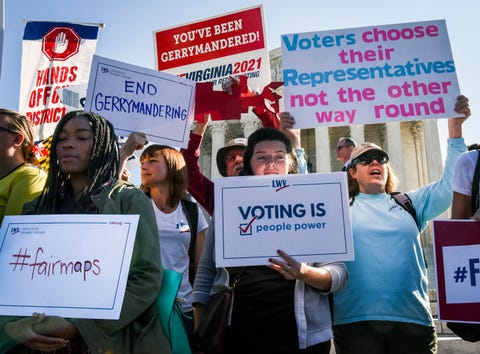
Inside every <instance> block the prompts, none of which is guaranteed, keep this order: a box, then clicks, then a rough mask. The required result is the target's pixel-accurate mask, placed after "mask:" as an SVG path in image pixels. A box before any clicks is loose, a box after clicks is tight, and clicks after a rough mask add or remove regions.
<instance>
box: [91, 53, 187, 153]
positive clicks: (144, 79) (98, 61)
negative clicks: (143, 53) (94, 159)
mask: <svg viewBox="0 0 480 354" xmlns="http://www.w3.org/2000/svg"><path fill="white" fill-rule="evenodd" d="M194 102H195V82H194V81H191V80H187V79H185V78H180V77H177V76H174V75H171V74H166V73H162V72H159V71H156V70H152V69H146V68H142V67H139V66H135V65H130V64H126V63H122V62H119V61H115V60H111V59H107V58H103V57H100V56H97V55H95V56H94V57H93V61H92V69H91V73H90V79H89V81H88V88H87V97H86V99H85V110H87V111H92V112H97V113H99V114H101V115H102V116H103V117H105V118H107V119H108V120H109V121H110V122H112V124H113V126H114V127H115V131H116V133H117V134H118V135H124V136H128V135H129V134H130V133H132V132H143V133H145V134H146V135H147V139H148V141H152V142H156V143H160V144H166V145H170V146H175V147H185V148H186V147H187V145H188V137H189V133H190V125H191V124H192V122H193V110H194V104H193V103H194Z"/></svg>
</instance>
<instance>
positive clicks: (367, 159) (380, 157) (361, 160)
mask: <svg viewBox="0 0 480 354" xmlns="http://www.w3.org/2000/svg"><path fill="white" fill-rule="evenodd" d="M373 160H375V161H377V162H378V163H379V164H380V165H384V164H386V163H387V162H388V160H389V158H388V155H385V154H368V155H362V156H359V157H357V158H356V159H354V160H353V161H352V163H351V165H350V167H355V166H356V165H357V164H362V165H370V164H371V163H372V161H373Z"/></svg>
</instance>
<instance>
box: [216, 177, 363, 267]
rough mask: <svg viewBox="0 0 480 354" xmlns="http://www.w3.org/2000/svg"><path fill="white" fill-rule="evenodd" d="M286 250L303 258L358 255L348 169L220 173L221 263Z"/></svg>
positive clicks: (247, 261)
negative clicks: (269, 173)
mask: <svg viewBox="0 0 480 354" xmlns="http://www.w3.org/2000/svg"><path fill="white" fill-rule="evenodd" d="M279 249H281V250H283V251H285V252H287V253H288V254H289V255H291V256H292V257H294V258H295V259H296V260H297V261H299V262H324V261H325V262H326V261H349V260H353V259H354V251H353V239H352V231H351V226H350V214H349V209H348V190H347V185H346V174H345V173H342V172H334V173H311V174H302V175H268V176H241V177H229V178H217V179H216V180H215V261H216V265H217V267H230V266H251V265H264V264H267V263H268V259H269V258H272V257H278V253H277V250H279Z"/></svg>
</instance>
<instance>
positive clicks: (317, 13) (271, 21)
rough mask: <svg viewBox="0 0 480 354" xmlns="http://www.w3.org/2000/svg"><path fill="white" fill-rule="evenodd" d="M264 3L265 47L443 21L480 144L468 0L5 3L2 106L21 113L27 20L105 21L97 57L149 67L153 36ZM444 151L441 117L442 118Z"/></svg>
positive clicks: (472, 9) (473, 10)
mask: <svg viewBox="0 0 480 354" xmlns="http://www.w3.org/2000/svg"><path fill="white" fill-rule="evenodd" d="M258 4H263V10H264V17H265V27H266V33H267V43H268V49H269V50H271V49H275V48H278V47H280V36H281V35H282V34H286V33H296V32H309V31H323V30H331V29H341V28H349V27H362V26H370V25H383V24H393V23H401V22H415V21H425V20H437V19H445V20H446V23H447V29H448V33H449V38H450V43H451V46H452V52H453V57H454V60H455V65H456V70H457V77H458V81H459V84H460V89H461V91H462V93H463V94H465V95H466V96H468V97H469V98H470V103H471V108H472V112H473V116H472V117H471V118H470V119H469V120H468V121H467V122H466V123H465V125H464V136H465V139H466V142H467V144H470V143H473V142H480V117H479V115H480V113H479V109H480V89H479V88H478V80H479V76H478V74H477V70H476V69H475V67H476V65H477V63H478V60H479V59H478V57H479V54H480V48H479V46H478V43H479V39H478V33H479V31H478V22H479V21H480V18H479V14H480V2H478V1H472V0H457V1H447V0H402V1H397V2H394V1H385V0H363V1H358V0H344V1H328V2H327V1H319V0H296V1H284V0H265V1H263V2H260V1H251V0H242V1H225V0H202V1H198V0H173V1H168V0H135V1H121V0H5V35H4V48H3V59H2V70H1V77H0V106H1V107H6V108H13V109H17V108H18V93H19V90H20V65H21V54H22V36H23V30H24V22H23V20H24V19H27V20H50V21H67V22H91V23H104V24H105V28H103V29H102V30H100V33H99V39H98V44H97V51H96V54H98V55H101V56H104V57H108V58H111V59H115V60H119V61H123V62H126V63H130V64H134V65H139V66H143V67H147V68H151V69H154V67H155V59H154V46H153V31H155V30H158V29H163V28H167V27H172V26H177V25H181V24H184V23H188V22H192V21H197V20H200V19H204V18H208V17H212V16H216V15H221V14H224V13H227V12H231V11H236V10H239V9H244V8H247V7H251V6H256V5H258ZM439 127H440V129H439V130H440V140H441V142H442V151H445V144H444V142H445V140H446V136H447V132H446V120H445V119H441V120H440V121H439Z"/></svg>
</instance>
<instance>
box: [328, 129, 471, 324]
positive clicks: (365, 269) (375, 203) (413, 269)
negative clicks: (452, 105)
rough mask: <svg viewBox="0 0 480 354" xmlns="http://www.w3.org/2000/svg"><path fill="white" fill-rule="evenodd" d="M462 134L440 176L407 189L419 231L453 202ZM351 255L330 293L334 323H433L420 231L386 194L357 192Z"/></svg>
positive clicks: (462, 148) (451, 145) (450, 148)
mask: <svg viewBox="0 0 480 354" xmlns="http://www.w3.org/2000/svg"><path fill="white" fill-rule="evenodd" d="M465 150H466V146H465V143H464V141H463V138H457V139H449V140H448V150H447V160H446V163H445V169H444V172H443V175H442V177H441V178H440V179H439V180H438V181H436V182H433V183H430V184H428V185H426V186H424V187H421V188H419V189H417V190H415V191H412V192H408V193H407V194H408V196H409V197H410V199H411V200H412V203H413V206H414V208H415V210H416V214H417V220H418V224H419V225H420V230H423V229H425V227H426V226H427V223H428V221H429V220H431V219H433V218H435V217H437V216H438V215H440V214H441V213H443V212H444V211H445V210H446V209H447V208H448V207H449V206H450V203H451V202H452V184H453V172H454V167H455V161H456V160H457V158H458V156H459V155H460V154H461V153H462V152H464V151H465ZM350 215H351V222H352V230H353V241H354V249H355V260H354V261H352V262H346V263H345V264H346V266H347V268H348V272H349V280H348V283H347V285H346V286H345V287H344V288H343V289H342V290H340V291H338V292H337V293H335V294H334V305H335V306H334V320H335V323H334V324H335V325H339V324H346V323H353V322H359V321H369V320H382V321H398V322H409V323H416V324H419V325H424V326H430V327H433V325H434V324H433V319H432V314H431V311H430V304H429V297H428V279H427V269H426V267H425V263H424V259H423V253H422V247H421V243H420V232H419V229H418V227H417V225H416V224H415V221H414V220H413V218H412V216H411V215H410V214H409V213H408V212H407V211H405V210H404V209H403V208H401V207H400V206H399V205H398V204H397V203H396V202H395V201H394V199H393V198H392V197H391V196H390V195H389V194H386V193H382V194H363V193H360V194H358V195H357V196H355V200H354V202H353V205H352V206H351V208H350Z"/></svg>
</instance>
